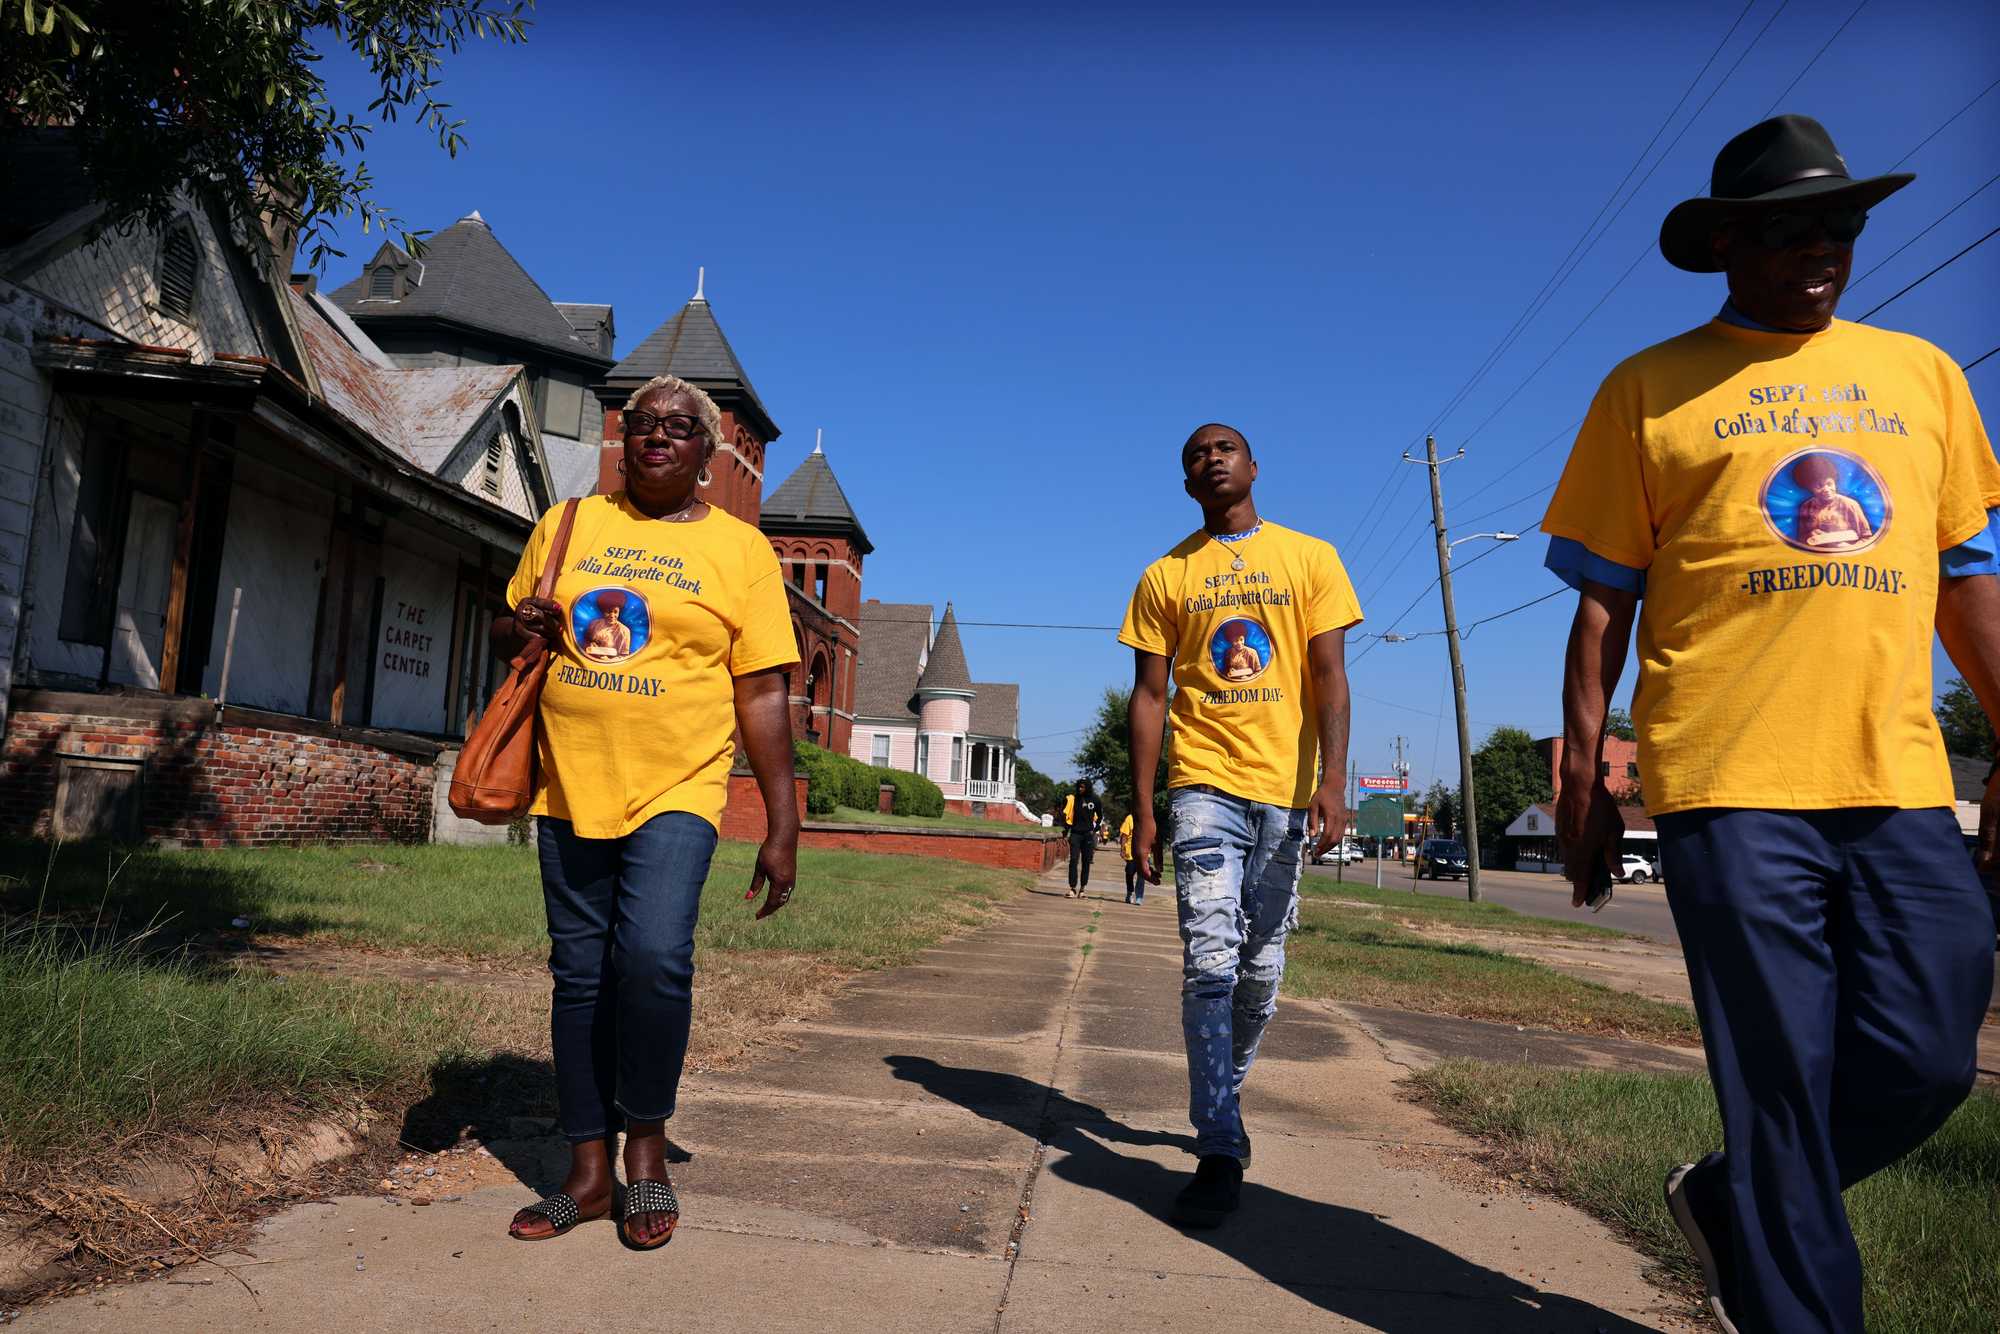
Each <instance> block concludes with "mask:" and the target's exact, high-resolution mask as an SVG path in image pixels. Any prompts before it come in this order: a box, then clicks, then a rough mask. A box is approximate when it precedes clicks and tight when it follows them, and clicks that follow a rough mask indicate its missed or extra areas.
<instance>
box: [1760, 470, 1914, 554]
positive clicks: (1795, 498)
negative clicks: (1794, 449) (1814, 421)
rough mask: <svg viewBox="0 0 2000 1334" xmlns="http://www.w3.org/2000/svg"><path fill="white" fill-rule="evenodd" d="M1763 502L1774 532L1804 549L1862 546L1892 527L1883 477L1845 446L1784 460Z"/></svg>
mask: <svg viewBox="0 0 2000 1334" xmlns="http://www.w3.org/2000/svg"><path fill="white" fill-rule="evenodd" d="M1760 505H1761V507H1762V509H1763V511H1764V519H1765V522H1767V523H1769V524H1770V525H1771V531H1772V532H1774V533H1776V534H1777V535H1778V536H1779V537H1780V538H1782V539H1783V540H1784V542H1785V544H1786V545H1787V546H1792V547H1797V548H1798V549H1799V550H1800V551H1814V552H1822V553H1831V552H1851V551H1861V550H1863V549H1865V548H1867V547H1871V546H1873V545H1875V543H1876V541H1877V540H1879V539H1880V538H1881V536H1882V534H1883V532H1884V531H1885V530H1886V529H1887V528H1888V527H1889V518H1890V504H1889V493H1888V491H1887V490H1886V489H1885V488H1884V487H1883V485H1882V479H1881V477H1879V476H1878V475H1877V474H1876V472H1875V470H1874V469H1873V468H1871V467H1869V466H1868V463H1867V461H1866V460H1864V459H1861V458H1859V457H1858V456H1856V455H1853V454H1849V453H1847V452H1846V451H1845V450H1839V449H1806V450H1800V451H1799V452H1798V453H1796V454H1791V455H1788V456H1786V457H1785V458H1783V459H1780V460H1779V461H1778V466H1777V467H1775V468H1773V469H1772V470H1771V475H1770V477H1768V478H1767V479H1765V482H1764V493H1763V496H1762V498H1761V500H1760Z"/></svg>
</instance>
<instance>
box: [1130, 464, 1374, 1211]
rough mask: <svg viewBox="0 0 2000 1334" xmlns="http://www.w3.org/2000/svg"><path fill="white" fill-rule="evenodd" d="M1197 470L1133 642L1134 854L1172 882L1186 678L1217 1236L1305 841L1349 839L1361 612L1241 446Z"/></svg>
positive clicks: (1143, 585)
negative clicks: (1355, 651) (1345, 835)
mask: <svg viewBox="0 0 2000 1334" xmlns="http://www.w3.org/2000/svg"><path fill="white" fill-rule="evenodd" d="M1180 465H1181V473H1182V478H1183V485H1184V486H1185V488H1186V490H1187V493H1188V495H1189V496H1190V497H1192V498H1193V500H1194V501H1195V503H1196V504H1198V505H1199V506H1200V507H1201V515H1202V526H1201V527H1200V528H1197V529H1196V530H1195V531H1194V532H1193V533H1192V534H1190V535H1189V536H1187V537H1186V538H1183V539H1182V540H1181V541H1180V542H1179V543H1177V544H1176V545H1175V546H1174V548H1173V550H1171V551H1169V552H1168V553H1167V554H1166V555H1165V556H1163V557H1161V558H1160V559H1159V560H1157V561H1154V562H1153V563H1152V564H1151V565H1150V566H1148V567H1147V569H1146V572H1145V574H1144V575H1142V576H1141V577H1140V579H1139V586H1138V588H1137V589H1136V590H1135V591H1134V592H1133V594H1132V605H1131V607H1130V609H1129V610H1127V612H1126V613H1125V625H1124V628H1123V629H1122V630H1120V631H1119V635H1118V639H1119V642H1121V643H1123V644H1126V645H1128V646H1130V647H1131V649H1132V651H1133V659H1134V670H1133V683H1132V703H1131V708H1130V715H1129V718H1128V722H1129V724H1130V727H1131V737H1132V810H1133V820H1132V854H1133V856H1134V858H1135V859H1136V860H1137V861H1138V862H1139V864H1140V870H1141V873H1142V874H1143V875H1144V877H1145V878H1146V879H1147V880H1150V881H1153V882H1154V883H1158V881H1159V878H1160V871H1159V867H1158V866H1157V865H1156V864H1155V858H1156V855H1157V854H1156V852H1155V847H1156V838H1157V835H1156V828H1155V826H1156V821H1155V819H1154V816H1153V782H1154V773H1155V770H1156V767H1157V766H1158V764H1159V758H1160V744H1161V736H1162V732H1163V726H1162V725H1163V723H1164V722H1165V717H1164V715H1165V712H1166V695H1167V679H1168V674H1169V673H1171V674H1172V677H1173V683H1174V687H1175V689H1174V704H1173V755H1172V759H1171V762H1170V764H1169V766H1168V770H1167V786H1168V789H1169V801H1170V803H1171V813H1172V820H1173V834H1174V843H1173V854H1174V888H1175V891H1176V898H1177V902H1178V908H1179V913H1180V928H1181V945H1182V951H1183V954H1182V969H1181V979H1182V980H1181V1027H1182V1032H1183V1035H1184V1036H1185V1038H1186V1042H1187V1056H1188V1117H1189V1119H1190V1120H1191V1121H1192V1122H1193V1123H1194V1129H1195V1153H1196V1155H1197V1157H1198V1158H1199V1164H1198V1166H1197V1168H1196V1170H1195V1175H1194V1180H1193V1181H1191V1182H1189V1183H1188V1185H1187V1187H1186V1188H1185V1189H1183V1190H1182V1191H1181V1193H1180V1195H1179V1197H1178V1198H1177V1199H1176V1200H1175V1201H1174V1207H1173V1219H1174V1221H1175V1222H1177V1223H1183V1224H1188V1225H1194V1226H1205V1225H1213V1224H1216V1223H1219V1222H1221V1221H1222V1219H1223V1217H1224V1216H1225V1215H1227V1214H1228V1213H1230V1212H1231V1211H1232V1210H1234V1209H1235V1208H1236V1206H1237V1202H1238V1199H1239V1197H1240V1195H1241V1192H1242V1187H1243V1170H1244V1168H1245V1167H1246V1166H1247V1165H1248V1164H1249V1161H1250V1137H1249V1135H1248V1133H1247V1132H1246V1131H1245V1130H1244V1127H1243V1113H1242V1104H1241V1101H1240V1096H1239V1095H1240V1094H1241V1092H1242V1089H1243V1080H1244V1077H1245V1076H1246V1075H1248V1074H1249V1072H1250V1063H1251V1061H1252V1060H1253V1059H1255V1057H1256V1055H1257V1043H1258V1041H1259V1040H1260V1039H1261V1038H1262V1037H1263V1035H1264V1027H1265V1025H1266V1024H1267V1023H1269V1022H1270V1018H1271V1016H1272V1014H1273V1013H1275V1012H1276V1010H1277V1007H1278V981H1279V979H1280V978H1281V977H1282V976H1283V975H1284V971H1285V933H1286V931H1287V930H1288V929H1289V928H1290V926H1291V923H1292V919H1293V917H1294V915H1295V913H1296V912H1297V907H1298V887H1299V872H1300V869H1301V866H1302V864H1303V863H1302V858H1303V855H1304V844H1305V841H1306V839H1307V838H1308V837H1310V838H1312V839H1313V840H1314V843H1315V847H1314V852H1315V854H1318V853H1323V852H1325V851H1326V849H1327V847H1328V846H1329V845H1330V844H1332V842H1333V840H1334V839H1336V838H1338V837H1339V836H1340V833H1341V830H1342V829H1344V828H1345V827H1346V824H1347V814H1346V811H1345V809H1344V802H1343V800H1342V793H1341V775H1343V774H1344V773H1346V771H1347V721H1348V719H1347V709H1348V697H1347V665H1346V661H1345V658H1344V647H1345V643H1346V632H1347V627H1349V626H1351V625H1354V624H1355V623H1356V622H1358V621H1360V619H1361V607H1360V604H1359V603H1358V602H1356V601H1355V597H1354V588H1353V586H1352V585H1351V584H1350V583H1349V582H1348V579H1347V571H1346V570H1344V569H1343V568H1342V567H1341V564H1340V557H1339V556H1338V555H1336V554H1335V552H1334V549H1333V547H1332V546H1330V545H1329V544H1327V543H1326V542H1323V541H1321V540H1320V539H1318V538H1316V537H1308V536H1306V535H1305V534H1304V533H1297V532H1293V531H1292V530H1291V529H1289V528H1282V527H1280V526H1279V525H1277V524H1275V523H1269V522H1265V521H1263V520H1261V519H1259V518H1258V515H1257V506H1256V504H1255V503H1254V502H1253V501H1252V500H1251V496H1250V490H1251V485H1252V484H1253V483H1254V482H1255V481H1256V480H1257V464H1256V461H1255V460H1254V459H1253V458H1252V457H1251V454H1250V445H1249V442H1248V441H1246V440H1245V439H1244V438H1243V434H1242V432H1240V431H1237V430H1235V429H1234V428H1232V427H1228V426H1220V425H1209V426H1203V427H1201V428H1200V429H1198V430H1197V431H1195V433H1194V434H1193V435H1191V436H1189V437H1188V440H1187V443H1186V444H1185V445H1183V446H1182V447H1181V456H1180ZM1320 773H1324V774H1325V775H1326V776H1327V777H1326V781H1324V782H1320V783H1318V784H1317V786H1315V782H1316V775H1318V774H1320Z"/></svg>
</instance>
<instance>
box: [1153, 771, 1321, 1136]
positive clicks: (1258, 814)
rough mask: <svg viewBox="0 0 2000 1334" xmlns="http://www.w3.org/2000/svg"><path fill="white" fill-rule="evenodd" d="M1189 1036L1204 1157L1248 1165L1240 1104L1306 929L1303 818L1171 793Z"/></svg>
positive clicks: (1222, 798) (1191, 1105)
mask: <svg viewBox="0 0 2000 1334" xmlns="http://www.w3.org/2000/svg"><path fill="white" fill-rule="evenodd" d="M1172 801H1173V829H1174V888H1175V890H1176V892H1177V896H1178V900H1179V909H1180V927H1181V951H1182V955H1181V1029H1182V1034H1183V1036H1184V1037H1185V1038H1186V1040H1187V1054H1188V1119H1189V1120H1190V1121H1192V1122H1193V1123H1194V1131H1195V1153H1196V1154H1197V1155H1198V1156H1201V1157H1208V1156H1210V1155H1215V1154H1221V1155H1227V1156H1230V1157H1235V1158H1240V1159H1243V1160H1244V1161H1246V1162H1247V1161H1248V1160H1249V1157H1250V1137H1249V1135H1248V1134H1246V1133H1245V1132H1244V1129H1243V1111H1242V1106H1241V1103H1240V1095H1241V1094H1242V1091H1243V1079H1244V1077H1245V1076H1246V1075H1248V1074H1249V1073H1250V1063H1251V1062H1252V1061H1253V1060H1255V1059H1256V1057H1257V1043H1258V1042H1259V1040H1261V1039H1262V1038H1263V1036H1264V1026H1265V1025H1266V1024H1268V1023H1269V1022H1270V1021H1271V1016H1272V1015H1273V1014H1274V1013H1276V1012H1277V1009H1278V982H1279V979H1281V978H1282V977H1283V976H1284V974H1285V933H1286V932H1287V931H1289V930H1291V927H1292V923H1293V922H1294V921H1296V920H1297V918H1298V904H1299V871H1300V868H1301V865H1302V861H1303V859H1302V857H1301V855H1300V854H1301V850H1302V847H1303V845H1304V843H1305V835H1306V813H1305V812H1304V811H1302V810H1290V809H1288V808H1286V807H1283V806H1266V805H1263V804H1262V803H1260V802H1255V801H1248V800H1245V799H1244V798H1242V797H1233V796H1231V795H1229V794H1228V793H1226V792H1218V791H1216V790H1215V789H1214V788H1211V787H1179V788H1175V789H1174V791H1173V797H1172Z"/></svg>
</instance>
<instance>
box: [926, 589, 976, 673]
mask: <svg viewBox="0 0 2000 1334" xmlns="http://www.w3.org/2000/svg"><path fill="white" fill-rule="evenodd" d="M917 689H918V690H965V691H970V690H971V689H972V669H971V668H969V667H967V666H966V665H965V645H964V644H962V643H960V642H959V638H958V613H957V612H955V611H953V610H952V609H951V604H950V603H949V602H947V603H945V604H944V620H943V621H942V622H941V623H940V624H939V625H938V632H937V638H936V639H934V640H933V641H931V658H930V661H929V662H927V663H925V664H924V674H923V675H922V676H920V677H918V678H917Z"/></svg>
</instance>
